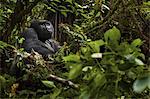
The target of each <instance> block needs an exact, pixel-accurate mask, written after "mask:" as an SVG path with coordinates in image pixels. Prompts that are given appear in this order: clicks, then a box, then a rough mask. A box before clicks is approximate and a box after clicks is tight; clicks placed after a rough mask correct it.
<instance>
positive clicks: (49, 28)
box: [31, 20, 54, 42]
mask: <svg viewBox="0 0 150 99" xmlns="http://www.w3.org/2000/svg"><path fill="white" fill-rule="evenodd" d="M31 28H34V29H35V31H36V32H37V35H38V38H39V40H41V41H43V42H45V41H46V40H48V39H51V38H53V36H54V27H53V25H52V23H51V22H50V21H47V20H40V21H33V22H32V23H31Z"/></svg>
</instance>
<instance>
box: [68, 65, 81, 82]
mask: <svg viewBox="0 0 150 99" xmlns="http://www.w3.org/2000/svg"><path fill="white" fill-rule="evenodd" d="M81 72H82V64H72V65H71V70H70V72H69V79H75V78H76V77H78V76H79V75H80V73H81Z"/></svg>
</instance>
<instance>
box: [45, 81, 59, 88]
mask: <svg viewBox="0 0 150 99" xmlns="http://www.w3.org/2000/svg"><path fill="white" fill-rule="evenodd" d="M42 83H43V84H44V85H45V86H47V87H49V88H53V87H54V88H55V87H56V86H55V84H54V82H52V81H47V80H44V81H42Z"/></svg>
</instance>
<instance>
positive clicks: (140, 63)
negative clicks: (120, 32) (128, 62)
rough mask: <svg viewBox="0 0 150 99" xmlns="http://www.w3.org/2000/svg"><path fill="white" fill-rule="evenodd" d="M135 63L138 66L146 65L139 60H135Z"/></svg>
mask: <svg viewBox="0 0 150 99" xmlns="http://www.w3.org/2000/svg"><path fill="white" fill-rule="evenodd" d="M135 62H136V64H137V65H144V63H143V62H142V61H141V60H140V59H138V58H135Z"/></svg>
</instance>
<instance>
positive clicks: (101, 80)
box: [94, 73, 106, 87]
mask: <svg viewBox="0 0 150 99" xmlns="http://www.w3.org/2000/svg"><path fill="white" fill-rule="evenodd" d="M94 82H95V87H102V86H103V85H104V84H105V82H106V78H105V76H104V74H101V73H98V74H97V75H96V77H95V79H94Z"/></svg>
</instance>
